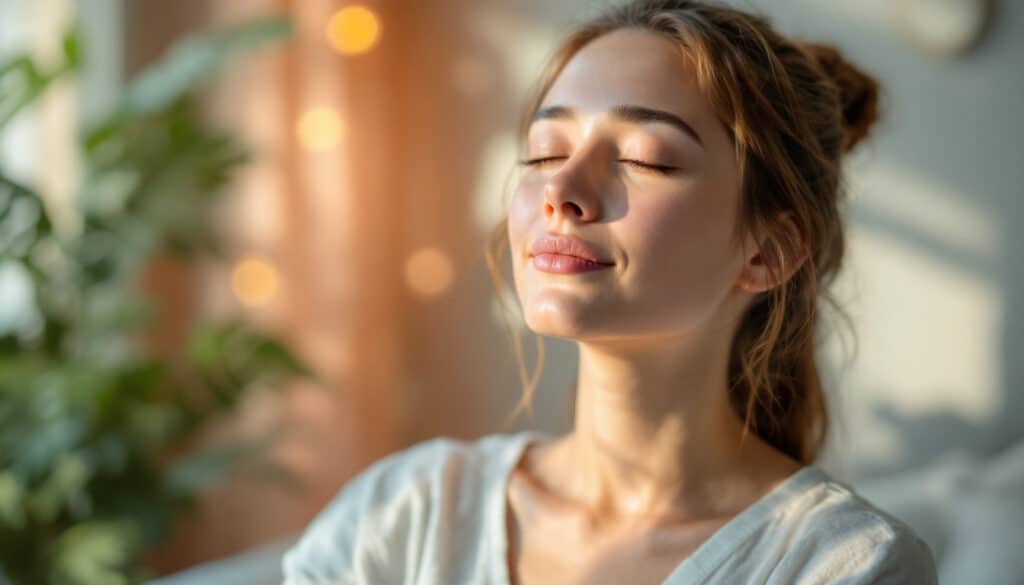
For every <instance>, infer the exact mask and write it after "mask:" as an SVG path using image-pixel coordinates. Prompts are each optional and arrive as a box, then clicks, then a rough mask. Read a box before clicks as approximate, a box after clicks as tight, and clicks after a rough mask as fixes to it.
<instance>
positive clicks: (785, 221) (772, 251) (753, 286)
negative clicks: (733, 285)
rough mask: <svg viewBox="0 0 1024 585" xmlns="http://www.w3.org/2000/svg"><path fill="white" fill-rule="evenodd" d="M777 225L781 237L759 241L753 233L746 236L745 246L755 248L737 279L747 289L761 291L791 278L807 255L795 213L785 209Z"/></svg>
mask: <svg viewBox="0 0 1024 585" xmlns="http://www.w3.org/2000/svg"><path fill="white" fill-rule="evenodd" d="M777 220H778V221H777V223H776V224H775V226H776V227H778V228H781V231H782V232H783V233H780V234H779V237H778V238H770V237H765V238H762V240H761V241H760V242H757V241H756V240H755V239H754V238H753V236H750V237H749V238H748V240H747V246H749V247H748V248H746V249H750V248H751V247H752V248H754V249H756V250H757V252H756V253H754V254H753V255H752V256H750V258H749V259H748V260H747V262H746V265H745V266H744V267H743V273H742V274H741V275H740V278H739V280H738V282H737V285H738V286H739V288H740V289H741V290H743V291H746V292H751V293H761V292H765V291H768V290H771V289H772V288H775V287H776V286H779V285H781V284H782V283H784V282H786V281H787V280H789V278H790V277H792V276H793V274H795V273H796V271H797V270H799V269H800V267H801V266H802V265H803V263H804V261H805V260H806V259H807V255H808V254H807V251H806V249H805V246H804V238H803V237H802V235H801V233H800V229H799V228H798V227H797V225H796V222H795V221H794V220H793V213H792V212H790V211H786V212H783V213H781V214H779V215H778V216H777Z"/></svg>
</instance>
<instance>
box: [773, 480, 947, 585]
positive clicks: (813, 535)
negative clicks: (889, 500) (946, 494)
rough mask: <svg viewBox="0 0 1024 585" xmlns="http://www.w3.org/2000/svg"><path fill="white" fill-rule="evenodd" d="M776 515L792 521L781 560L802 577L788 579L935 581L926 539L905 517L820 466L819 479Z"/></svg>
mask: <svg viewBox="0 0 1024 585" xmlns="http://www.w3.org/2000/svg"><path fill="white" fill-rule="evenodd" d="M779 520H780V522H782V523H783V524H786V525H789V526H790V527H791V528H790V530H791V533H790V537H791V538H792V545H791V547H790V550H789V552H787V554H786V556H785V557H784V558H783V562H782V563H780V565H782V566H783V567H784V566H785V565H786V564H787V563H788V564H790V565H793V566H790V567H788V569H790V570H791V571H792V572H790V575H795V574H798V575H799V576H800V577H799V579H792V582H797V583H801V584H804V583H807V584H811V583H822V584H825V583H833V582H838V579H840V578H842V579H844V580H843V581H842V582H843V583H850V584H851V585H853V584H862V583H863V584H873V585H874V584H893V585H896V584H907V585H910V584H915V585H917V584H920V585H935V584H936V583H937V582H938V578H937V576H936V568H935V560H934V557H933V554H932V551H931V549H930V548H929V547H928V545H927V543H925V542H924V541H923V540H922V539H921V538H920V537H919V536H918V535H917V534H916V533H915V532H914V531H913V530H912V529H911V528H910V527H909V526H908V525H907V524H906V523H904V522H903V521H901V520H899V519H898V518H896V517H894V516H892V515H891V514H889V513H888V512H886V511H884V510H882V509H881V508H879V507H877V506H876V505H874V504H873V503H872V502H871V501H869V500H867V499H866V498H864V497H863V496H861V495H860V494H859V493H857V492H856V491H855V490H854V489H853V488H852V487H850V486H849V485H847V484H845V483H843V482H841V481H838V480H836V479H834V478H832V477H831V476H829V475H828V474H827V473H825V472H824V471H820V481H819V482H818V483H817V484H815V485H814V486H813V487H811V488H810V489H808V490H807V491H806V492H805V493H804V494H803V495H802V497H800V498H798V499H796V500H795V501H794V502H793V503H792V505H791V506H789V507H788V508H786V509H783V510H781V511H780V518H779ZM796 565H799V566H796ZM784 569H785V567H784ZM785 572H789V571H785Z"/></svg>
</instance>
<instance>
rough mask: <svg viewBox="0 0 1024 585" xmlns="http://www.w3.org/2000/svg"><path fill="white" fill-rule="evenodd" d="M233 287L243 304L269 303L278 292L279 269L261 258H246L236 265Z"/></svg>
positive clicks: (233, 274) (232, 280) (232, 281)
mask: <svg viewBox="0 0 1024 585" xmlns="http://www.w3.org/2000/svg"><path fill="white" fill-rule="evenodd" d="M231 289H232V290H233V291H234V293H235V297H236V298H237V299H238V300H239V301H240V302H242V303H243V304H246V305H249V306H253V307H258V306H261V305H265V304H267V303H269V302H270V301H271V300H272V299H273V298H274V295H276V294H277V289H278V278H277V269H275V268H274V266H273V265H272V264H271V263H270V262H268V261H267V260H264V259H261V258H255V257H250V258H245V259H243V260H241V261H240V262H239V263H238V264H236V265H235V269H234V271H233V272H232V274H231Z"/></svg>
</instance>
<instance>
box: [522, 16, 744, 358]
mask: <svg viewBox="0 0 1024 585" xmlns="http://www.w3.org/2000/svg"><path fill="white" fill-rule="evenodd" d="M526 148H527V152H526V153H525V155H526V156H525V158H526V159H527V160H528V161H535V162H534V163H531V164H528V165H527V167H526V169H525V170H524V174H523V175H522V177H521V179H520V181H519V184H518V187H517V189H516V191H515V194H514V196H513V199H512V203H511V205H510V209H509V221H508V232H509V241H510V244H511V250H512V258H513V268H514V274H515V285H516V291H517V293H518V296H519V300H520V303H521V304H522V306H523V309H524V313H525V318H526V322H527V324H528V325H529V327H530V328H531V329H532V330H534V331H535V332H537V333H538V334H541V335H549V336H555V337H565V338H571V339H577V340H588V339H590V340H597V339H616V340H626V339H634V338H638V337H641V336H650V335H652V334H654V335H665V334H669V335H680V334H683V335H685V334H686V333H687V332H692V331H697V330H707V328H708V327H716V326H725V321H724V319H728V318H734V317H735V316H736V313H737V309H736V304H735V302H734V301H735V300H736V299H737V298H740V297H741V295H743V294H744V292H743V291H742V290H740V288H739V286H738V283H739V281H740V277H741V273H742V271H743V267H744V262H745V260H746V258H745V257H744V256H743V254H742V253H741V250H740V248H739V245H738V243H737V242H736V241H735V240H734V237H733V234H734V229H735V219H736V214H737V209H738V207H737V206H738V204H739V187H738V179H737V169H736V163H735V158H734V150H733V146H732V144H731V142H730V141H729V138H728V136H727V135H726V133H725V129H724V128H723V127H722V125H721V123H720V122H719V121H718V119H717V118H716V117H715V115H714V112H713V111H712V108H711V105H710V104H709V103H708V102H707V100H706V99H705V98H704V97H703V96H702V95H701V94H700V92H699V91H698V89H697V87H696V84H695V78H694V74H693V72H692V71H691V70H690V68H689V66H688V65H687V63H686V61H685V60H684V59H683V58H682V56H681V53H680V50H679V49H678V47H677V46H676V45H675V44H673V43H672V42H671V41H669V40H666V39H664V38H661V37H659V36H657V35H655V34H653V33H650V32H645V31H641V30H634V29H626V30H619V31H615V32H612V33H609V34H606V35H604V36H602V37H600V38H598V39H596V40H594V41H592V42H591V43H589V44H588V45H586V46H585V47H584V48H583V49H581V50H580V51H579V52H577V53H576V55H575V56H574V57H573V58H572V59H571V61H569V63H568V64H567V65H566V67H565V68H564V69H563V70H562V72H561V74H560V75H559V76H558V78H557V79H556V80H555V82H554V84H553V85H552V86H551V88H550V90H549V91H548V93H547V94H546V96H545V98H544V100H543V103H542V104H541V107H540V109H539V110H538V115H537V116H536V117H535V119H534V121H533V123H532V125H531V127H530V129H529V136H528V140H527V146H526ZM550 235H569V236H575V237H577V238H579V239H581V240H583V241H584V242H586V243H587V244H589V247H590V248H591V251H592V252H593V253H594V254H595V255H596V257H597V259H599V260H603V261H606V262H607V263H608V264H610V265H608V266H605V267H603V268H602V269H598V270H584V271H576V272H573V271H569V272H564V271H561V272H560V271H558V270H559V267H561V269H562V270H566V269H569V270H571V267H572V266H573V263H572V261H571V259H569V258H566V257H565V256H561V255H544V254H541V255H538V256H537V257H534V255H533V253H532V249H533V246H534V245H535V243H536V242H537V241H538V240H540V239H542V238H544V237H545V236H550ZM563 251H564V249H563ZM585 266H590V267H591V268H592V267H593V266H592V265H585Z"/></svg>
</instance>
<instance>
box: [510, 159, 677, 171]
mask: <svg viewBox="0 0 1024 585" xmlns="http://www.w3.org/2000/svg"><path fill="white" fill-rule="evenodd" d="M567 158H568V157H566V156H546V157H541V158H531V159H526V160H522V161H519V164H521V165H524V166H528V167H541V166H545V165H547V164H549V163H552V162H555V161H560V160H565V159H567ZM619 162H620V163H625V164H627V165H629V166H633V167H636V168H640V169H643V170H646V171H654V172H656V173H660V174H663V175H671V174H672V173H675V172H676V171H678V170H679V169H678V168H676V167H671V166H668V165H656V164H653V163H648V162H644V161H641V160H634V159H619Z"/></svg>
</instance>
